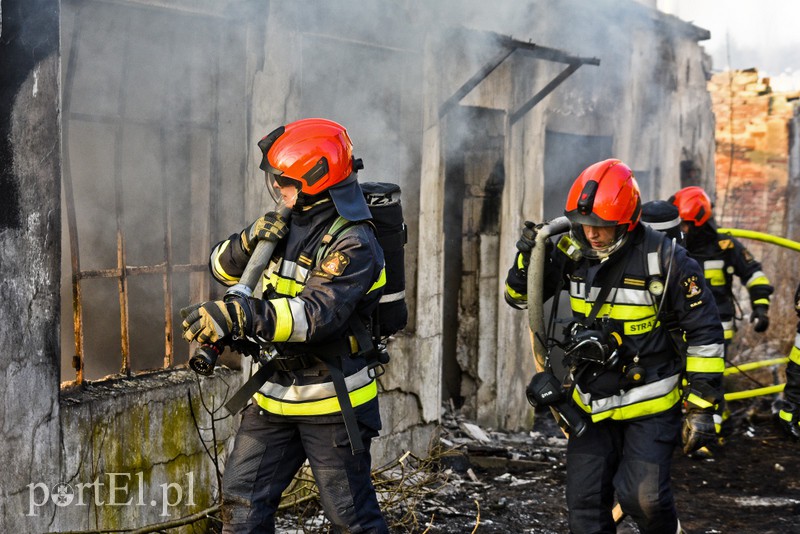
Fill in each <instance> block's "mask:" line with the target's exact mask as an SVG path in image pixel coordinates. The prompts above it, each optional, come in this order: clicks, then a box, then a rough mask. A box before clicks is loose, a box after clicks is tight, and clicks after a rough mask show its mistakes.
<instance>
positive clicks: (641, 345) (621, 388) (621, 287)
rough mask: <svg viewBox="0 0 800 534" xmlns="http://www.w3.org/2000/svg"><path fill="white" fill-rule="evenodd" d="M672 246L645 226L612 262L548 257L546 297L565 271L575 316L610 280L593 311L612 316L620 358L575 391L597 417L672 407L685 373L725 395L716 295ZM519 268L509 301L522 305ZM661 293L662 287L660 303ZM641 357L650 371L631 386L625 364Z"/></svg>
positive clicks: (580, 381)
mask: <svg viewBox="0 0 800 534" xmlns="http://www.w3.org/2000/svg"><path fill="white" fill-rule="evenodd" d="M671 250H672V244H671V243H670V241H669V240H668V239H667V238H666V237H665V236H664V235H663V234H660V233H657V232H656V231H655V230H652V229H650V228H645V227H642V226H641V225H640V226H639V227H637V228H636V229H635V230H634V231H633V232H632V233H631V235H630V236H629V242H628V243H627V244H626V245H625V246H624V247H623V248H622V249H620V250H619V251H617V252H616V253H615V254H614V255H613V256H612V258H611V259H610V260H609V261H607V262H604V263H598V262H596V261H590V260H587V259H581V260H579V261H578V262H574V261H572V260H570V259H567V258H566V256H563V255H562V256H559V255H560V254H562V253H561V252H560V251H559V250H558V248H556V249H554V251H553V253H552V254H551V255H550V257H549V258H548V262H547V264H546V267H545V284H544V288H545V293H544V296H545V298H546V299H547V298H550V297H552V296H553V294H554V292H555V291H556V287H558V286H559V284H558V282H557V281H558V277H559V274H558V273H559V272H561V273H562V274H561V276H563V285H562V288H563V289H565V290H568V291H569V296H570V306H571V308H572V312H573V317H574V318H575V319H577V320H585V319H586V318H587V316H589V315H590V313H591V310H592V307H593V306H594V303H595V302H596V301H597V298H598V294H599V293H600V288H601V287H602V286H603V284H613V286H612V288H611V290H610V292H609V294H608V296H607V297H606V299H605V301H604V303H603V304H602V306H601V307H600V310H599V312H598V313H597V315H596V316H597V317H598V318H603V317H605V318H607V319H608V324H609V325H610V326H611V329H612V330H613V331H614V332H616V333H618V334H619V335H620V336H621V338H622V344H621V347H622V348H621V349H620V352H621V354H622V356H621V360H622V361H621V362H620V364H619V365H618V366H616V367H614V368H612V369H604V370H601V371H598V372H597V373H593V374H592V375H591V377H589V378H587V377H586V376H584V375H585V374H584V375H582V374H578V375H577V376H576V387H575V389H574V391H573V400H574V401H575V403H576V404H577V405H578V406H579V407H581V408H582V409H583V410H584V411H586V412H587V413H590V414H591V416H592V419H593V420H594V421H599V420H602V419H606V418H612V419H631V418H636V417H643V416H646V415H650V414H655V413H661V412H664V411H666V410H668V409H670V408H671V407H672V406H674V405H675V404H676V403H677V402H679V400H680V398H681V390H680V386H681V380H680V379H681V376H683V375H684V373H685V376H686V378H687V381H688V382H689V383H690V384H692V383H700V382H705V383H706V384H708V386H709V387H708V388H704V389H705V390H708V391H712V392H713V396H714V399H712V400H714V401H717V402H718V401H720V400H721V399H722V395H723V390H722V371H723V369H724V360H723V342H724V338H723V332H722V326H721V324H720V321H719V315H718V312H717V309H716V305H715V302H714V299H713V297H712V296H711V294H710V291H709V290H708V288H707V286H706V284H705V281H704V278H703V273H702V271H701V269H700V266H699V265H698V264H697V262H695V261H694V260H692V259H691V258H689V257H688V255H687V253H686V250H685V249H684V248H683V247H681V246H675V248H674V256H673V258H672V264H671V267H670V265H669V262H670V251H671ZM620 261H621V262H624V267H623V268H622V270H621V273H619V274H618V275H617V276H616V278H617V279H616V280H609V279H608V278H609V276H613V274H614V273H613V271H614V270H615V269H614V268H613V267H611V265H612V263H611V262H620ZM519 265H520V264H519V263H518V262H517V261H515V265H514V266H513V267H512V268H511V270H509V275H508V277H507V279H506V287H507V290H506V301H508V302H509V304H511V305H512V306H515V307H521V305H523V304H524V303H525V301H526V298H525V297H524V296H525V294H526V292H527V285H526V284H527V280H526V278H525V276H526V275H525V273H524V270H523V269H520V268H519ZM668 270H669V277H668V278H667V271H668ZM554 280H555V283H553V281H554ZM659 291H663V294H664V298H663V301H662V300H661V299H660V293H659ZM659 305H661V306H663V308H664V312H666V313H669V314H670V317H671V320H674V321H675V322H676V324H677V326H678V327H679V328H680V330H681V331H682V333H683V335H684V339H685V341H686V344H687V347H686V354H685V360H684V358H683V355H681V354H679V353H678V352H677V350H676V348H675V346H674V344H673V341H672V339H671V337H670V333H669V331H668V330H667V328H666V326H665V325H664V324H663V321H664V318H665V315H666V313H665V314H662V315H659V316H658V320H656V311H657V309H658V306H659ZM636 355H638V358H639V364H640V365H642V366H643V367H644V368H645V370H646V373H645V379H644V382H643V383H642V384H640V385H634V386H631V385H630V384H627V383H625V381H624V378H623V374H622V372H621V368H622V366H624V365H626V364H629V363H630V362H631V361H632V359H633V357H634V356H636Z"/></svg>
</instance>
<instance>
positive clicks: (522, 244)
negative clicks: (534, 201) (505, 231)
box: [517, 221, 541, 267]
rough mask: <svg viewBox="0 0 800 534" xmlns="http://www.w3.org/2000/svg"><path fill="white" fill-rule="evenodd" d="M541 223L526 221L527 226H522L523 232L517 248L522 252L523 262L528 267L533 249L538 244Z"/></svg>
mask: <svg viewBox="0 0 800 534" xmlns="http://www.w3.org/2000/svg"><path fill="white" fill-rule="evenodd" d="M539 228H541V226H540V225H537V224H535V223H533V222H531V221H525V226H523V227H522V234H521V235H520V236H519V240H518V241H517V250H519V251H520V253H522V264H523V265H524V266H525V267H527V266H528V265H529V264H530V262H531V250H533V247H535V246H536V233H537V232H538V230H539Z"/></svg>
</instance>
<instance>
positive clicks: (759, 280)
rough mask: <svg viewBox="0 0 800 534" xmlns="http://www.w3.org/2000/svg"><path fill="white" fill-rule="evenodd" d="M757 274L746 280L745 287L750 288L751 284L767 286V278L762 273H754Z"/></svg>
mask: <svg viewBox="0 0 800 534" xmlns="http://www.w3.org/2000/svg"><path fill="white" fill-rule="evenodd" d="M756 274H757V275H758V276H756V275H753V278H750V280H748V281H747V284H745V287H747V288H748V289H750V288H751V287H753V286H768V285H769V278H767V276H766V275H765V274H764V273H761V272H759V273H756Z"/></svg>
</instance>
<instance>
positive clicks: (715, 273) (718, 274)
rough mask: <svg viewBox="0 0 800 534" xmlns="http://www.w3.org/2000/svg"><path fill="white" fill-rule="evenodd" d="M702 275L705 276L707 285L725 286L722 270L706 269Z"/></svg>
mask: <svg viewBox="0 0 800 534" xmlns="http://www.w3.org/2000/svg"><path fill="white" fill-rule="evenodd" d="M703 275H704V276H705V278H706V280H707V281H708V284H709V285H712V286H724V285H725V271H723V270H722V269H706V270H705V271H703Z"/></svg>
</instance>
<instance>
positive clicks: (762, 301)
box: [753, 299, 769, 306]
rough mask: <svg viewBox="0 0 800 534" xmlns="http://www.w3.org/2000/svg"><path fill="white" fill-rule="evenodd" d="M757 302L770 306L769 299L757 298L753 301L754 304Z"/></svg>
mask: <svg viewBox="0 0 800 534" xmlns="http://www.w3.org/2000/svg"><path fill="white" fill-rule="evenodd" d="M756 304H763V305H764V306H769V299H756V300H754V301H753V306H755V305H756Z"/></svg>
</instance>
